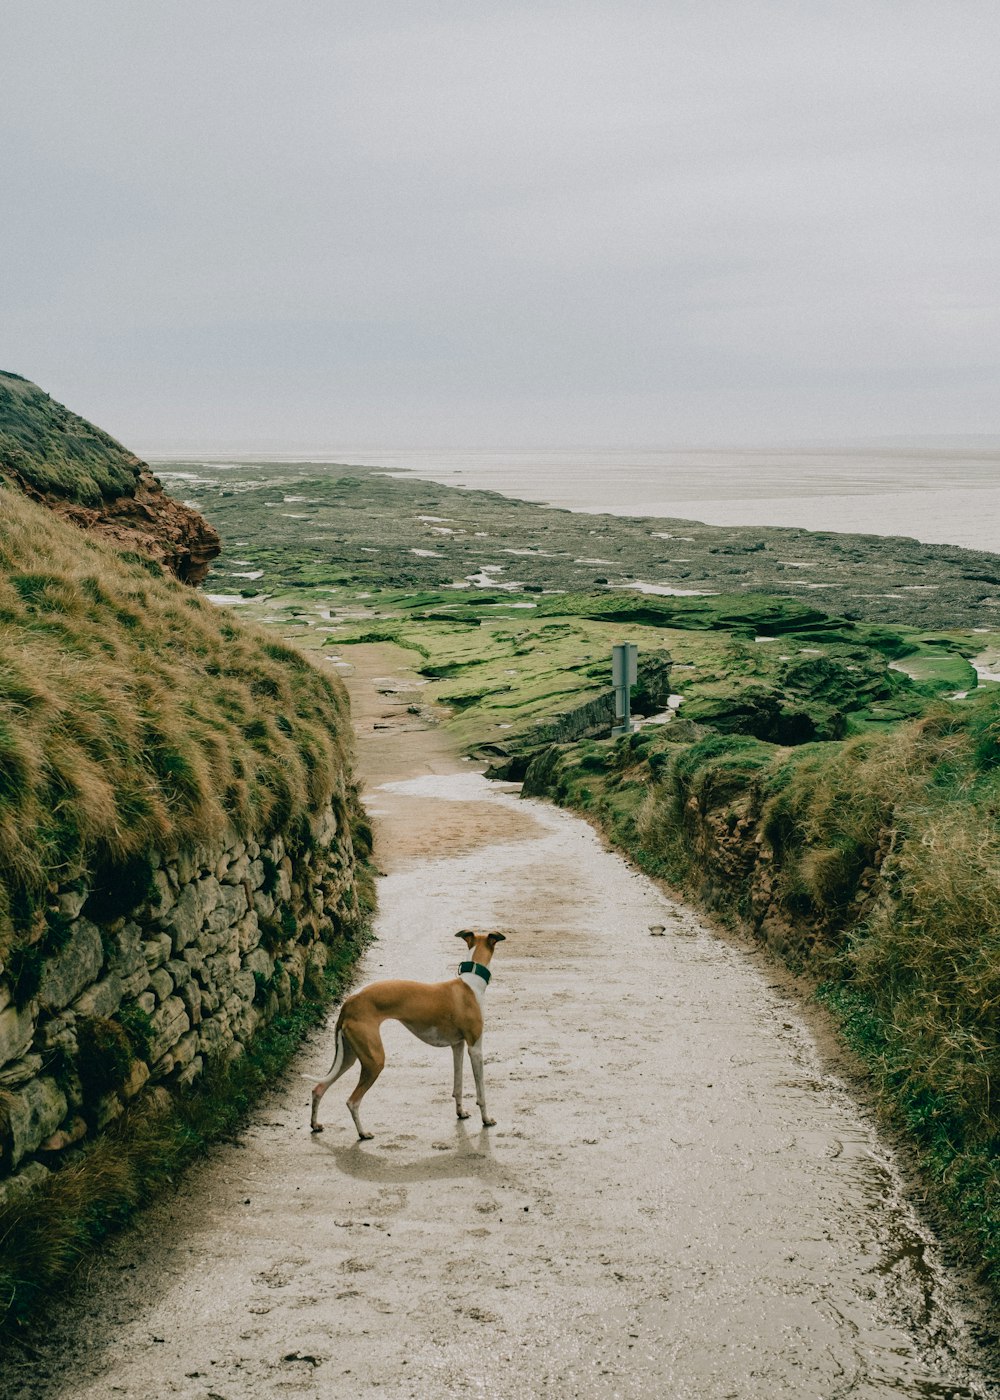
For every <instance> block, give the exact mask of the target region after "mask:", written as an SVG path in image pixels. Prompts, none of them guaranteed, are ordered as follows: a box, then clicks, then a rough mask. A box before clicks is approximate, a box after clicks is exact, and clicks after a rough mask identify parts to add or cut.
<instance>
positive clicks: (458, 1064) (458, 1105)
mask: <svg viewBox="0 0 1000 1400" xmlns="http://www.w3.org/2000/svg"><path fill="white" fill-rule="evenodd" d="M451 1053H452V1054H453V1055H454V1057H455V1087H454V1090H453V1093H454V1095H455V1112H456V1113H457V1114H458V1116H459V1118H468V1116H469V1110H468V1109H467V1108H463V1107H462V1070H463V1069H464V1065H463V1062H462V1057H463V1056H464V1054H465V1041H464V1040H460V1041H459V1042H458V1044H457V1045H453V1046H452V1047H451Z"/></svg>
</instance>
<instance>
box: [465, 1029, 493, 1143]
mask: <svg viewBox="0 0 1000 1400" xmlns="http://www.w3.org/2000/svg"><path fill="white" fill-rule="evenodd" d="M469 1059H470V1060H471V1061H472V1073H473V1076H474V1077H475V1081H476V1103H477V1104H478V1105H479V1112H480V1113H481V1114H482V1115H483V1127H484V1128H492V1127H495V1126H496V1121H497V1120H496V1119H495V1118H491V1117H490V1116H489V1114H488V1113H487V1112H486V1088H485V1085H484V1082H483V1038H482V1036H480V1037H479V1039H478V1040H477V1041H476V1043H475V1045H470V1046H469Z"/></svg>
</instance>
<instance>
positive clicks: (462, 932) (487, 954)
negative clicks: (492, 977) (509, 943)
mask: <svg viewBox="0 0 1000 1400" xmlns="http://www.w3.org/2000/svg"><path fill="white" fill-rule="evenodd" d="M455 937H456V938H460V939H461V940H462V942H463V943H464V944H465V946H466V947H467V948H468V950H469V956H470V958H471V960H472V961H473V962H475V963H482V965H483V967H486V966H487V965H488V964H489V961H490V959H491V958H492V956H493V950H494V948H495V947H496V946H497V944H498V943H503V941H504V939H505V937H506V935H505V934H502V933H477V932H476V930H475V929H472V928H460V929H459V931H458V932H457V933H456V934H455Z"/></svg>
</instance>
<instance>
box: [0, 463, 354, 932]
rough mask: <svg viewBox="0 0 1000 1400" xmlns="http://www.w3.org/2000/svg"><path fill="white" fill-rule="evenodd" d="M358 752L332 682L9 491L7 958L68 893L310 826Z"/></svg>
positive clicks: (0, 784)
mask: <svg viewBox="0 0 1000 1400" xmlns="http://www.w3.org/2000/svg"><path fill="white" fill-rule="evenodd" d="M347 735H348V717H347V704H346V698H345V695H344V692H343V690H342V687H341V685H340V682H339V681H338V680H337V679H336V678H335V677H334V676H332V675H328V674H325V673H322V672H320V671H319V670H318V669H317V668H316V667H315V666H313V665H312V663H311V662H309V661H308V660H307V659H306V658H305V657H304V656H303V655H302V654H301V653H299V652H297V651H294V650H292V649H291V648H289V647H286V646H284V645H283V644H282V643H280V642H278V641H276V640H275V639H274V637H273V636H272V635H268V634H266V633H264V632H263V631H260V630H256V629H254V628H251V627H249V626H246V625H243V624H242V623H241V622H239V621H238V620H237V619H235V618H234V617H232V616H231V615H227V614H225V613H221V612H220V611H219V610H218V609H217V608H215V607H214V606H213V605H212V604H211V603H209V602H208V601H207V600H206V599H204V598H203V597H200V596H199V595H198V594H197V593H195V592H193V591H192V590H191V589H190V588H186V587H184V586H183V585H181V584H178V583H174V582H173V581H171V580H169V579H164V578H161V577H159V576H158V571H157V574H156V575H155V576H154V574H153V573H151V572H150V570H149V569H148V568H147V567H146V566H145V565H144V564H143V562H142V561H141V560H137V559H134V558H130V557H128V556H123V555H120V554H118V553H116V552H115V551H114V550H113V549H111V548H110V547H108V546H106V545H104V544H102V543H101V542H100V541H98V540H95V539H92V538H88V537H87V536H81V534H80V532H79V531H77V530H75V529H73V528H72V527H71V526H68V525H66V524H63V523H62V522H60V521H59V520H57V519H55V518H54V517H53V516H52V514H51V513H50V512H48V511H45V510H44V509H42V508H41V507H38V506H36V505H34V504H33V503H31V502H30V501H28V500H25V499H24V498H23V497H22V496H21V495H20V494H19V493H17V492H15V491H13V490H10V489H7V488H6V487H4V486H3V485H2V484H0V956H2V955H3V949H4V947H9V946H10V944H11V941H12V938H13V937H14V936H15V935H17V936H19V937H20V938H21V939H24V938H28V939H29V941H30V939H32V938H34V937H35V936H37V933H38V924H39V919H40V917H41V914H40V909H41V905H42V904H43V903H44V896H45V891H46V887H47V886H48V885H49V883H50V882H52V881H59V882H64V881H68V880H72V879H74V878H75V877H77V876H78V875H80V874H82V873H83V871H84V870H86V869H89V870H91V871H94V870H96V871H98V872H100V871H102V870H104V871H110V872H115V871H120V870H121V869H122V868H123V867H126V866H127V865H128V862H129V861H130V860H133V859H135V858H136V857H139V856H141V855H142V854H143V853H144V852H146V851H148V850H149V849H150V848H151V847H156V848H158V849H163V848H170V847H181V846H185V847H191V846H194V845H197V844H201V843H204V842H208V841H211V840H212V839H213V838H216V837H218V836H219V835H220V834H221V833H222V832H223V831H225V830H228V829H229V828H235V830H236V831H237V832H238V833H241V834H250V833H254V834H257V835H264V836H266V835H268V834H270V833H271V832H272V831H276V830H278V829H279V828H287V827H288V826H289V825H291V824H293V823H295V822H296V821H297V820H299V819H301V818H302V817H303V816H304V814H305V813H306V812H307V811H309V810H310V809H313V808H315V807H316V806H318V805H319V804H320V803H322V802H324V801H325V800H326V799H327V798H328V797H329V796H330V794H331V792H332V791H333V790H334V788H335V787H337V785H338V784H339V783H342V781H343V775H344V772H345V769H346V766H347Z"/></svg>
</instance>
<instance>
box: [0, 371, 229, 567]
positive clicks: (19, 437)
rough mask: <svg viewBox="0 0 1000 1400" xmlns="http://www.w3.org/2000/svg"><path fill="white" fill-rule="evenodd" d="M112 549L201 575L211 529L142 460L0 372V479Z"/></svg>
mask: <svg viewBox="0 0 1000 1400" xmlns="http://www.w3.org/2000/svg"><path fill="white" fill-rule="evenodd" d="M3 481H7V482H8V483H9V484H10V485H12V486H14V487H16V488H18V489H19V490H21V491H23V492H24V493H25V494H26V495H27V496H30V497H31V498H32V500H35V501H38V502H40V503H41V504H42V505H45V506H47V507H48V508H49V509H50V510H53V511H55V512H56V514H58V515H61V516H63V518H64V519H67V520H69V521H71V522H72V523H73V524H74V525H77V526H79V527H80V528H82V529H85V530H89V531H93V532H94V533H96V534H99V535H101V536H103V537H104V538H105V539H106V540H108V541H109V542H110V543H111V544H113V545H115V546H116V547H117V548H119V549H124V550H131V551H134V552H136V553H139V554H142V555H144V556H146V557H148V558H151V559H154V560H156V562H157V563H159V564H160V565H161V566H162V567H163V568H164V569H165V570H168V571H169V572H170V573H172V574H174V575H175V576H176V577H177V578H179V579H180V580H181V582H183V583H191V584H198V583H201V582H203V581H204V578H205V576H206V574H207V573H208V566H209V564H210V563H211V562H212V560H213V559H214V558H215V557H216V556H217V555H218V553H219V551H220V548H221V545H220V542H219V536H218V534H217V533H216V531H215V530H214V529H213V528H212V526H211V525H209V523H208V522H207V521H206V520H204V519H203V518H202V516H200V515H199V514H198V512H197V511H195V510H192V509H191V508H190V507H189V506H185V505H182V504H181V502H180V501H175V500H174V499H173V498H172V497H170V496H168V495H167V494H166V492H165V491H164V490H163V488H162V486H161V485H160V483H159V481H157V479H156V477H155V476H154V475H153V473H152V472H151V471H150V469H149V467H148V466H147V465H146V464H145V463H144V462H142V461H140V459H139V458H138V457H136V456H135V454H134V453H132V452H129V451H128V449H127V448H125V447H123V446H122V445H121V443H119V442H116V441H115V439H114V438H113V437H111V436H110V435H109V434H108V433H105V432H103V431H102V430H101V429H100V428H97V427H95V426H94V424H93V423H88V422H87V420H86V419H84V418H80V417H78V416H77V414H75V413H71V412H70V410H69V409H68V408H65V407H64V406H63V405H62V404H60V403H57V402H56V401H55V400H54V399H52V398H50V397H49V395H48V394H46V393H45V391H44V390H42V389H40V388H39V387H38V385H37V384H32V383H31V381H30V380H27V379H24V378H22V377H21V376H20V375H18V374H11V373H8V372H4V371H0V482H3Z"/></svg>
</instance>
